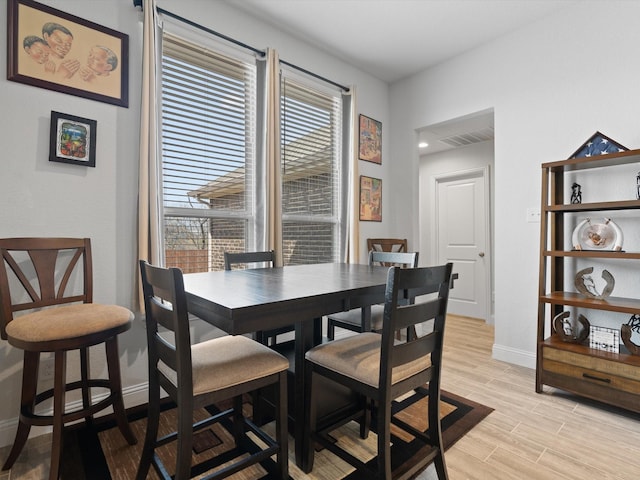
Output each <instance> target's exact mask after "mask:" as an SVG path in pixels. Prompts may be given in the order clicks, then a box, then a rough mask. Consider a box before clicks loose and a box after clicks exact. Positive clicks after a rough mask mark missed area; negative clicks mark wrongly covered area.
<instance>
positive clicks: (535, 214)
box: [527, 208, 540, 223]
mask: <svg viewBox="0 0 640 480" xmlns="http://www.w3.org/2000/svg"><path fill="white" fill-rule="evenodd" d="M527 222H528V223H539V222H540V209H539V208H527Z"/></svg>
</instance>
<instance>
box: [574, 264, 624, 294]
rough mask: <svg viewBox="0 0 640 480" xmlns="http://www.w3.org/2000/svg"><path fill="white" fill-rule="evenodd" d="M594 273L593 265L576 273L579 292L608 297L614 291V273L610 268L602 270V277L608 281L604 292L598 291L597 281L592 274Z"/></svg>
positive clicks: (576, 284)
mask: <svg viewBox="0 0 640 480" xmlns="http://www.w3.org/2000/svg"><path fill="white" fill-rule="evenodd" d="M592 273H593V267H588V268H584V269H582V270H580V271H579V272H578V273H576V278H575V286H576V289H577V290H578V292H580V293H581V294H582V295H584V296H586V297H592V298H598V299H603V298H607V297H608V296H609V295H611V292H613V287H614V286H615V284H616V281H615V279H614V278H613V275H611V273H609V271H608V270H603V271H602V278H603V279H604V281H605V282H606V283H607V284H606V285H605V287H604V288H603V289H602V293H600V292H598V289H597V288H596V283H595V282H594V280H593V277H592V276H591V274H592Z"/></svg>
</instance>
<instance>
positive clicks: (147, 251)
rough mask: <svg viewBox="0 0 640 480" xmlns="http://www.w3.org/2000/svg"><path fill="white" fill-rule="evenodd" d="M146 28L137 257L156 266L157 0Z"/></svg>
mask: <svg viewBox="0 0 640 480" xmlns="http://www.w3.org/2000/svg"><path fill="white" fill-rule="evenodd" d="M143 9H144V30H143V50H142V95H141V108H140V159H139V161H140V164H139V177H138V258H139V259H141V260H147V261H148V262H149V263H151V264H153V265H162V259H163V255H162V250H161V246H162V234H161V228H162V227H161V225H162V206H161V205H160V199H161V195H160V188H161V187H160V182H161V178H160V177H161V174H160V158H159V157H160V125H159V120H158V113H159V112H158V109H159V106H158V104H159V101H158V100H159V89H158V79H159V78H160V76H159V75H158V62H157V60H158V52H159V51H160V50H159V44H158V39H159V38H160V34H159V28H158V22H157V12H156V0H144V3H143ZM135 276H136V277H135V282H134V284H135V285H137V287H138V296H137V300H138V305H137V306H138V308H139V310H140V311H143V310H144V300H143V297H142V288H141V284H140V275H139V272H138V269H137V268H136V270H135Z"/></svg>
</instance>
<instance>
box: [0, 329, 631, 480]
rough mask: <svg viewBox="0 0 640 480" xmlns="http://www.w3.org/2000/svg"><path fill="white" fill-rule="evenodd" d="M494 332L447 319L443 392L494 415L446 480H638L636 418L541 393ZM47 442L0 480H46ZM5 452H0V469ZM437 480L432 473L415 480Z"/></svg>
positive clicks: (450, 457) (450, 455)
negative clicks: (506, 355)
mask: <svg viewBox="0 0 640 480" xmlns="http://www.w3.org/2000/svg"><path fill="white" fill-rule="evenodd" d="M492 345H493V328H492V327H491V326H487V325H485V324H484V323H483V322H480V321H478V320H473V319H468V318H462V317H454V316H450V317H449V319H448V324H447V331H446V336H445V359H444V363H443V385H442V386H443V388H444V389H446V390H448V391H451V392H453V393H456V394H458V395H462V396H464V397H467V398H469V399H471V400H475V401H477V402H480V403H483V404H485V405H488V406H490V407H493V408H494V409H495V411H494V412H493V413H492V414H491V415H489V417H487V418H486V419H485V420H484V421H483V422H482V423H480V424H479V425H477V426H476V427H475V428H474V429H473V430H471V432H469V433H468V434H467V435H466V436H465V437H464V438H462V439H461V440H460V441H459V442H458V443H456V445H454V446H453V447H452V448H451V449H449V450H448V451H447V453H446V455H445V458H446V462H447V467H448V470H449V477H450V479H451V480H466V479H478V480H503V479H514V480H546V479H554V480H564V479H576V480H578V479H579V480H601V479H610V480H636V479H638V478H639V477H640V416H638V415H633V414H629V413H625V412H624V411H621V410H613V409H609V408H606V407H604V406H602V405H596V404H594V403H592V402H588V401H586V400H582V399H580V398H578V397H574V396H571V395H568V394H563V393H562V392H560V391H557V390H554V389H551V388H549V387H545V393H544V394H536V393H535V389H534V381H535V372H534V371H533V370H530V369H527V368H522V367H517V366H514V365H510V364H507V363H503V362H499V361H496V360H493V359H492V358H491V348H492ZM48 450H49V445H48V443H47V436H40V437H37V438H34V439H32V440H30V441H29V443H28V446H27V448H26V449H25V451H24V452H23V453H22V455H21V456H20V458H19V460H18V462H17V463H16V465H15V466H14V468H13V469H12V471H11V472H3V473H0V480H9V479H11V480H17V479H20V480H40V479H43V478H46V476H47V474H48V462H49V452H48ZM7 454H8V447H5V448H3V449H0V462H3V461H4V459H5V458H6V456H7ZM418 478H419V479H420V480H433V479H436V475H435V471H434V470H433V469H432V468H429V469H427V471H426V472H424V473H423V474H421V475H420V476H419V477H418Z"/></svg>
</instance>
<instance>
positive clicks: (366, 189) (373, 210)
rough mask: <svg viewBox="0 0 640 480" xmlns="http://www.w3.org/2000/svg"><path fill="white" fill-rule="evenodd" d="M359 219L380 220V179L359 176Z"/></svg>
mask: <svg viewBox="0 0 640 480" xmlns="http://www.w3.org/2000/svg"><path fill="white" fill-rule="evenodd" d="M360 220H364V221H368V222H381V221H382V180H380V179H379V178H372V177H365V176H364V175H361V176H360Z"/></svg>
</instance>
